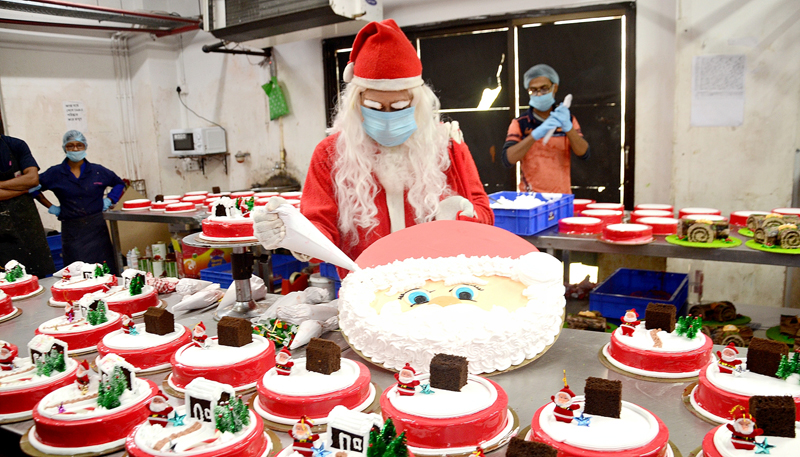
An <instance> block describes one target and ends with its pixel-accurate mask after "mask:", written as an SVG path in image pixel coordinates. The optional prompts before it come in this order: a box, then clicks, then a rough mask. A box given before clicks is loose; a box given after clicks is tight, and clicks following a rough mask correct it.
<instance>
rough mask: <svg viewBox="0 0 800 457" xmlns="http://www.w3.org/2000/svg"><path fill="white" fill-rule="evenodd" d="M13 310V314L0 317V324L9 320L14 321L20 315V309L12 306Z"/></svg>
mask: <svg viewBox="0 0 800 457" xmlns="http://www.w3.org/2000/svg"><path fill="white" fill-rule="evenodd" d="M13 308H14V312H13V313H11V314H6V315H5V316H3V317H0V322H5V321H10V320H11V319H14V318H15V317H17V316H21V315H22V308H17V307H16V306H14V307H13Z"/></svg>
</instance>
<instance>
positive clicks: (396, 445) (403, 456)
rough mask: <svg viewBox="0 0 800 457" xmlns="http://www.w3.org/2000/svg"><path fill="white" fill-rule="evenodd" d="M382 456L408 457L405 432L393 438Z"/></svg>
mask: <svg viewBox="0 0 800 457" xmlns="http://www.w3.org/2000/svg"><path fill="white" fill-rule="evenodd" d="M383 457H408V447H406V432H403V433H401V434H400V436H398V437H397V438H395V439H393V440H392V442H391V443H389V446H387V448H386V452H385V453H384V454H383Z"/></svg>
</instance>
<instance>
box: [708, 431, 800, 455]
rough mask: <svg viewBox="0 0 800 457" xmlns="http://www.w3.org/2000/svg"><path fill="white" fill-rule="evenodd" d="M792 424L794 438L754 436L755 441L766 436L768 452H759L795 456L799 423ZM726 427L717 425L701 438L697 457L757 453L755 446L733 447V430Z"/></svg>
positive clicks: (799, 447) (799, 434)
mask: <svg viewBox="0 0 800 457" xmlns="http://www.w3.org/2000/svg"><path fill="white" fill-rule="evenodd" d="M759 424H760V423H756V424H755V427H759ZM794 425H795V436H794V438H789V437H784V436H764V435H761V436H758V437H756V439H755V442H764V441H765V438H766V441H767V443H768V444H769V445H770V447H769V448H767V450H768V451H769V454H766V453H765V452H762V453H761V454H765V455H769V456H770V457H796V456H797V453H798V449H800V423H795V424H794ZM728 427H729V426H728V424H724V425H719V426H717V427H714V428H713V429H711V431H709V432H708V433H706V436H705V437H704V438H703V450H702V451H701V452H700V453H699V454H697V457H749V456H753V455H758V454H759V453H758V452H757V449H755V448H754V449H737V448H736V447H734V445H733V440H732V438H733V432H732V431H731V430H730V428H728ZM734 427H735V425H734Z"/></svg>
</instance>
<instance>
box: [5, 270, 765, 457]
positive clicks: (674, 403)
mask: <svg viewBox="0 0 800 457" xmlns="http://www.w3.org/2000/svg"><path fill="white" fill-rule="evenodd" d="M54 282H55V279H54V278H47V279H43V280H41V281H40V283H41V284H42V285H43V286H44V287H45V293H43V294H41V295H38V296H36V297H33V298H30V299H28V300H24V301H21V302H16V303H17V305H16V306H18V307H19V308H21V309H22V310H23V314H22V316H20V317H17V318H15V319H12V320H10V321H8V322H4V323H0V339H4V340H7V341H10V342H11V343H14V344H16V345H17V346H19V347H20V348H25V345H26V344H27V342H28V340H30V338H31V337H32V336H33V335H34V330H35V329H36V327H37V326H38V325H39V324H40V323H42V322H44V321H45V320H47V319H51V318H54V317H57V316H59V315H61V314H62V313H63V310H62V309H61V308H53V307H50V306H48V305H47V299H48V298H49V297H50V294H49V288H50V286H51V285H52V284H53V283H54ZM162 298H164V299H165V301H166V302H167V304H168V309H172V307H173V306H174V305H175V304H176V303H177V302H178V301H179V299H180V297H179V296H178V295H177V294H171V295H167V296H162ZM214 309H215V307H211V308H210V309H207V310H203V311H192V312H188V313H178V314H177V315H176V316H175V320H176V322H179V323H181V324H184V325H186V326H187V327H189V328H191V327H193V326H194V325H195V324H196V323H198V322H200V321H201V320H202V321H203V322H204V323H205V325H206V327H207V331H208V333H209V334H211V335H213V334H215V333H216V322H215V321H214V319H213V313H214ZM751 309H752V311H755V312H758V311H759V310H769V311H770V314H769V316H768V317H767V318H766V319H765V320H764V322H772V320H773V319H774V317H775V316H777V315H778V314H779V313H780V309H774V310H773V309H771V308H770V309H767V308H764V307H757V306H755V307H752V308H748V309H747V311H750V310H751ZM754 317H756V316H754ZM325 337H326V338H328V339H331V340H334V341H336V342H337V343H338V344H339V345H340V346H341V347H342V348H343V349H344V351H343V355H344V356H345V357H347V358H350V359H354V360H361V359H360V357H359V356H358V355H357V354H355V352H353V351H352V350H351V349H349V347H348V346H347V343H346V342H345V341H344V339H343V338H342V336H341V335H340V334H339V333H338V332H331V333H328V334H326V335H325ZM608 340H609V336H608V334H604V333H595V332H589V331H581V330H570V329H564V331H563V332H562V333H561V336H560V337H559V339H558V341H557V342H556V343H555V344H554V345H553V347H552V348H551V349H550V350H549V351H548V352H547V353H545V354H544V355H543V356H542V357H541V358H540V359H538V360H536V361H534V362H532V363H530V364H529V365H527V366H525V367H523V368H520V369H518V370H514V371H512V372H509V373H503V374H500V375H497V376H494V377H493V378H492V379H493V380H495V381H497V382H498V383H499V384H500V385H501V386H502V387H503V388H504V389H505V390H506V392H507V393H508V397H509V405H510V406H511V407H512V408H513V409H514V410H515V411H516V412H517V415H518V416H519V418H520V426H521V427H525V426H527V425H530V421H531V418H532V417H533V414H534V412H535V411H536V409H538V408H539V407H540V406H542V405H544V404H545V403H547V402H549V401H550V396H551V395H553V394H554V393H555V392H557V391H558V390H559V389H560V388H561V387H563V384H562V381H561V378H562V372H561V370H563V369H566V370H567V377H568V380H569V383H570V386H571V387H572V389H573V390H574V391H576V393H579V394H580V393H581V392H582V391H583V384H584V379H585V378H586V377H588V376H597V377H603V378H608V379H619V380H621V381H622V384H623V398H624V399H625V400H627V401H630V402H633V403H635V404H638V405H640V406H642V407H644V408H647V409H649V410H650V411H652V412H653V413H654V414H656V415H657V416H659V417H660V418H661V419H662V420H663V421H664V423H665V424H666V425H667V426H668V427H669V430H670V439H671V440H672V442H673V443H675V444H676V445H677V446H678V448H679V449H680V451H681V453H682V454H683V455H684V456H685V455H687V454H688V453H689V452H690V451H691V450H693V449H695V448H696V447H698V446H699V445H700V443H701V440H702V438H703V435H705V433H706V432H708V431H709V430H711V428H712V426H711V425H710V424H707V423H705V422H703V421H701V420H699V419H697V418H696V417H695V416H694V415H692V414H691V413H689V412H688V411H686V409H685V408H684V406H683V404H682V403H681V393H682V392H683V389H684V388H685V387H686V385H687V383H656V382H647V381H639V380H635V379H632V378H628V377H625V376H622V375H619V374H617V373H615V372H611V371H609V370H607V369H606V368H605V367H604V366H603V365H601V364H600V362H599V361H598V359H597V353H598V351H599V349H600V348H601V347H602V346H603V345H604V344H605V343H607V342H608ZM716 349H720V347H716V348H715V350H716ZM22 351H23V352H24V349H22ZM295 355H296V356H302V355H303V351H295ZM87 357H95V354H90V355H88V356H87ZM365 363H366V365H367V366H369V367H370V371H371V373H372V380H373V381H374V382H375V383H376V384H377V385H378V387H379V388H380V389H381V390H383V389H385V388H387V387H389V386H391V385H392V384H394V382H395V379H394V376H393V374H392V373H391V372H389V371H387V370H384V369H381V368H379V367H376V366H373V365H370V364H369V363H367V362H365ZM145 377H146V378H148V379H151V380H153V381H154V382H156V383H157V384H159V385H160V384H161V381H162V380H163V379H164V378H166V373H162V374H155V375H150V376H145ZM173 400H174V401H173V403H175V404H181V403H182V402H183V400H179V399H173ZM32 424H33V421H26V422H21V423H17V424H9V425H4V426H2V427H3V428H5V429H7V430H11V431H13V432H15V433H19V434H23V433H25V431H26V430H28V428H30V426H31V425H32ZM278 435H279V437H280V438H281V440H282V442H283V444H284V445H290V444H291V440H290V438H289V437H288V435H286V434H282V433H281V434H278ZM504 449H505V448H503V449H501V450H498V451H496V452H495V453H492V454H493V455H497V456H498V457H502V456H503V455H505V450H504ZM115 455H122V453H118V454H115Z"/></svg>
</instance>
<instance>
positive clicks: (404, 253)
mask: <svg viewBox="0 0 800 457" xmlns="http://www.w3.org/2000/svg"><path fill="white" fill-rule="evenodd" d="M530 252H538V249H536V248H535V247H534V246H533V245H532V244H531V243H530V242H528V241H526V240H524V239H522V238H520V237H519V236H517V235H514V234H513V233H511V232H509V231H508V230H505V229H501V228H499V227H495V226H493V225H486V224H479V223H476V222H467V221H434V222H428V223H425V224H419V225H414V226H412V227H408V228H406V229H403V230H399V231H397V232H394V233H392V234H390V235H387V236H385V237H383V238H381V239H379V240H378V241H376V242H374V243H372V244H371V245H370V246H369V247H368V248H367V249H365V250H364V252H362V253H361V255H360V256H358V259H356V263H357V264H358V266H360V267H361V268H372V267H376V266H378V265H386V264H389V263H392V262H394V261H395V260H405V259H414V258H428V257H430V258H438V257H455V256H457V255H459V254H463V255H465V256H467V257H481V256H489V257H509V258H512V259H516V258H519V257H520V256H522V255H524V254H528V253H530Z"/></svg>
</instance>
